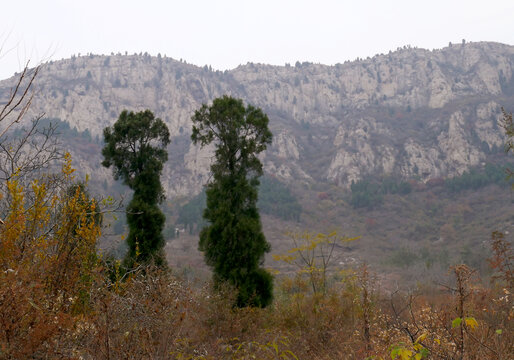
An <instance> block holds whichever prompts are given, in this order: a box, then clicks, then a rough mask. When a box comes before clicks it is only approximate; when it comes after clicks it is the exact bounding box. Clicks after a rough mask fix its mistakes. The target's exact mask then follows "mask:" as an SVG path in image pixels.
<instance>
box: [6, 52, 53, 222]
mask: <svg viewBox="0 0 514 360" xmlns="http://www.w3.org/2000/svg"><path fill="white" fill-rule="evenodd" d="M29 64H30V63H29V62H27V63H26V65H25V67H24V68H23V70H22V72H21V73H20V74H18V76H17V77H16V78H15V80H14V82H13V85H12V86H11V88H10V90H8V91H5V92H4V93H3V94H2V93H1V92H0V194H2V193H3V194H5V189H6V185H7V181H9V180H11V179H12V178H13V177H14V176H16V177H17V179H18V180H19V181H20V182H22V183H24V184H27V183H28V182H29V181H30V179H33V178H34V175H35V173H40V172H42V171H43V170H45V169H48V167H49V166H50V165H51V163H52V162H53V161H54V160H57V159H59V158H61V157H62V155H63V153H62V151H61V146H60V144H59V140H58V137H57V136H56V135H57V134H56V130H57V127H56V126H55V125H54V124H51V123H50V124H48V125H46V126H42V124H41V123H42V119H43V118H44V113H41V114H38V115H36V116H34V118H32V119H30V120H28V119H26V118H27V117H28V110H29V108H30V106H31V104H32V101H33V99H34V96H35V81H36V78H37V76H38V74H39V72H40V70H41V65H39V66H36V67H34V68H29ZM8 201H9V199H8V198H7V197H2V202H1V203H0V213H3V212H4V211H5V210H6V208H5V206H6V205H7V204H8ZM1 217H2V216H1V215H0V218H1Z"/></svg>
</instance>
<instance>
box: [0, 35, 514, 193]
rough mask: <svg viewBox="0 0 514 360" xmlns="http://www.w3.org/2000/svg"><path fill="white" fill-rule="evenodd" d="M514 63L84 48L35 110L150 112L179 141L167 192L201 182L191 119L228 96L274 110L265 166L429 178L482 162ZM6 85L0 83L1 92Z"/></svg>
mask: <svg viewBox="0 0 514 360" xmlns="http://www.w3.org/2000/svg"><path fill="white" fill-rule="evenodd" d="M513 69H514V47H512V46H508V45H503V44H497V43H468V44H462V45H453V46H452V47H448V48H444V49H441V50H435V51H428V50H422V49H412V48H404V49H399V50H397V51H395V52H391V53H389V54H387V55H377V56H375V57H373V58H368V59H366V60H358V61H354V62H346V63H345V64H338V65H335V66H325V65H319V64H310V63H303V64H300V63H297V64H296V65H295V66H289V65H286V66H284V67H281V66H269V65H260V64H247V65H244V66H239V67H238V68H236V69H233V70H231V71H225V72H219V71H212V70H210V69H209V68H208V67H204V68H199V67H196V66H193V65H189V64H186V63H183V62H179V61H176V60H173V59H170V58H164V57H150V56H147V55H128V56H126V55H113V56H96V55H88V56H82V57H73V58H71V59H66V60H61V61H54V62H51V63H49V64H47V65H45V66H44V68H43V71H42V72H41V75H40V76H39V79H38V93H37V96H36V98H35V99H34V102H33V105H32V109H31V110H32V112H34V113H40V112H45V113H46V115H47V116H48V117H50V118H57V119H60V120H62V121H65V122H68V123H69V124H70V126H71V127H75V128H76V129H77V130H79V131H84V130H86V129H87V130H88V131H89V132H90V133H91V134H92V135H93V137H101V133H102V129H103V128H104V127H106V126H108V125H111V124H112V123H113V122H114V121H115V120H116V118H117V116H118V114H119V113H120V111H121V110H122V109H125V108H126V109H131V110H141V109H146V108H149V109H151V110H153V111H154V112H155V113H156V115H157V116H159V117H161V118H162V119H163V120H164V121H165V122H166V123H167V124H168V126H169V128H170V131H171V134H172V137H173V138H174V141H173V144H172V145H171V147H170V162H169V163H168V165H167V167H166V169H165V174H164V182H165V184H164V185H165V188H166V191H167V193H168V195H170V196H174V195H186V196H191V195H193V194H194V193H198V192H199V191H200V188H201V185H202V184H203V183H205V181H206V180H207V179H208V165H209V161H210V153H209V150H199V149H197V148H195V147H194V146H192V145H191V144H190V141H189V134H190V131H191V124H190V117H191V115H192V113H193V111H194V110H195V109H196V108H198V107H199V106H200V105H201V104H202V103H204V102H208V101H210V100H212V99H213V98H215V97H217V96H220V95H222V94H231V95H233V96H237V97H241V98H243V99H244V100H245V101H246V102H249V103H252V104H254V105H256V106H259V107H262V108H263V109H264V111H266V112H267V113H268V115H269V116H270V120H271V128H272V131H273V133H274V142H273V146H272V147H271V149H269V151H268V152H267V153H266V155H265V156H264V159H263V160H264V163H265V169H266V170H267V171H268V172H270V173H273V174H275V175H276V176H277V177H279V178H281V179H283V180H286V181H288V182H291V181H294V180H299V181H307V182H311V181H314V182H330V183H333V184H339V185H342V186H344V187H347V186H348V185H349V184H350V183H351V181H355V180H358V179H360V178H362V177H363V176H365V175H367V174H379V173H390V174H396V175H397V176H401V177H403V178H412V177H417V178H420V179H422V180H428V179H430V178H434V177H446V176H454V175H456V174H460V173H462V172H463V171H464V170H466V169H468V168H469V167H470V166H476V165H480V164H481V163H482V162H484V161H485V160H486V159H487V158H488V156H489V155H490V153H494V152H497V151H498V150H499V149H501V147H502V142H503V137H502V133H501V131H500V129H499V127H498V119H499V117H500V105H503V106H505V107H506V108H507V109H512V108H514V100H513V99H514V77H513ZM11 84H12V79H11V80H5V81H2V82H0V98H3V97H4V96H6V94H7V92H8V91H9V88H10V85H11ZM75 156H76V158H77V161H79V162H80V167H81V168H82V169H84V171H88V172H90V173H93V172H94V173H95V176H98V177H99V178H101V179H105V180H107V179H109V176H110V173H109V171H106V170H105V169H101V168H100V167H98V165H97V164H98V161H99V157H98V158H97V157H91V156H88V157H87V158H84V157H82V156H81V155H80V154H79V153H77V154H75ZM95 163H96V164H95Z"/></svg>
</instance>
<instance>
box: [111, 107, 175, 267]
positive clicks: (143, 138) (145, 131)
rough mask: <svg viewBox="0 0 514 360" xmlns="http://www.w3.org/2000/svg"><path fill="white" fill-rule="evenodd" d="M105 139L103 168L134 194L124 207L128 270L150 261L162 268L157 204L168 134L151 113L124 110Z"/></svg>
mask: <svg viewBox="0 0 514 360" xmlns="http://www.w3.org/2000/svg"><path fill="white" fill-rule="evenodd" d="M104 139H105V146H104V148H103V149H102V155H103V156H104V161H103V162H102V165H103V166H105V167H110V166H112V167H113V172H114V178H115V179H116V180H117V179H122V180H123V182H124V183H125V184H126V185H127V186H129V187H130V188H131V189H132V190H134V196H133V198H132V200H131V202H130V203H129V205H128V207H127V223H128V225H129V235H128V238H127V243H128V246H129V251H128V254H127V257H126V259H125V264H126V265H127V266H128V267H130V266H132V265H133V263H134V261H137V262H140V263H144V262H148V261H150V260H153V261H154V262H155V263H156V264H157V265H165V264H166V260H165V257H164V251H163V247H164V237H163V235H162V230H163V228H164V222H165V217H164V214H163V213H162V211H161V210H160V209H159V207H158V204H159V203H161V202H162V200H163V199H164V191H163V188H162V185H161V181H160V176H161V172H162V167H163V164H164V163H165V162H166V161H167V160H168V153H167V151H166V146H167V145H168V144H169V143H170V133H169V130H168V128H167V126H166V124H165V123H164V122H163V121H162V120H161V119H159V118H155V116H154V114H153V113H152V112H151V111H150V110H146V111H141V112H138V113H134V112H132V111H131V112H128V111H127V110H124V111H122V113H121V114H120V116H119V118H118V120H117V121H116V123H115V124H114V125H113V126H112V128H111V127H107V128H105V129H104ZM136 255H137V256H136ZM136 257H137V259H136Z"/></svg>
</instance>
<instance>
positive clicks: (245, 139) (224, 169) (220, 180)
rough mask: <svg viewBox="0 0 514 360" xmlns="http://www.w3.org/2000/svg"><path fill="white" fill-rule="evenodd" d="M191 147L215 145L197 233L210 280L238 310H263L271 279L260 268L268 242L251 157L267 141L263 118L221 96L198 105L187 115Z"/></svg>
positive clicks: (257, 166) (258, 166)
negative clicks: (226, 287)
mask: <svg viewBox="0 0 514 360" xmlns="http://www.w3.org/2000/svg"><path fill="white" fill-rule="evenodd" d="M192 120H193V133H192V135H191V139H192V140H193V142H194V143H195V144H200V145H201V146H205V145H207V144H211V143H214V144H215V148H216V151H215V161H214V163H213V164H212V165H211V171H212V175H213V181H211V182H210V183H209V184H208V185H207V191H206V193H207V208H206V209H205V212H204V218H205V219H206V220H207V221H208V222H209V225H208V226H206V227H205V228H204V229H203V230H202V231H201V233H200V246H199V248H200V250H201V251H203V252H204V256H205V259H206V262H207V264H208V265H209V266H210V267H211V268H212V269H213V271H214V280H215V282H216V283H219V282H220V281H228V282H229V283H230V284H232V285H233V286H235V287H236V289H237V291H238V297H237V305H238V306H247V305H253V306H261V307H264V306H267V305H268V304H269V303H270V302H271V300H272V296H273V279H272V277H271V275H270V274H269V273H268V272H266V271H265V270H264V269H262V268H260V265H261V264H262V263H263V260H264V254H265V253H266V252H268V251H269V250H270V244H269V243H268V242H267V241H266V238H265V237H264V234H263V233H262V226H261V220H260V216H259V212H258V210H257V206H256V203H257V187H258V185H259V180H258V178H259V176H261V175H262V163H261V162H260V160H259V159H258V157H257V155H258V154H259V153H260V152H262V151H264V150H265V149H266V147H267V145H268V144H270V143H271V139H272V134H271V132H270V130H269V129H268V122H269V120H268V117H267V115H266V114H264V113H263V112H262V110H261V109H258V108H255V107H253V106H251V105H248V106H247V107H245V106H244V105H243V101H242V100H240V99H234V98H232V97H229V96H223V97H222V98H217V99H215V100H214V101H213V103H212V105H211V106H207V105H205V104H204V105H203V106H202V107H201V108H200V109H199V110H197V111H196V112H195V114H194V116H193V117H192Z"/></svg>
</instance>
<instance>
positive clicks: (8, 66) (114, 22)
mask: <svg viewBox="0 0 514 360" xmlns="http://www.w3.org/2000/svg"><path fill="white" fill-rule="evenodd" d="M0 8H1V15H0V19H1V20H0V40H1V41H0V44H1V43H3V45H4V46H3V49H2V52H1V58H0V79H3V78H6V77H9V76H11V75H12V74H13V73H14V72H15V71H19V70H20V69H21V67H22V64H23V63H24V62H25V61H27V60H28V59H31V63H32V64H35V63H37V62H39V61H44V60H49V59H52V60H59V59H61V58H67V57H70V56H71V55H72V54H78V53H81V54H86V53H89V52H92V53H94V54H110V53H111V52H114V53H117V52H121V53H125V51H128V52H129V54H133V53H134V52H137V53H139V52H148V53H150V54H152V55H157V54H158V53H161V54H166V55H167V56H169V57H172V58H174V59H181V58H182V59H184V60H186V61H187V62H188V63H193V64H196V65H200V66H203V65H205V64H209V65H212V67H213V68H214V69H220V70H225V69H231V68H234V67H237V66H238V65H239V64H246V63H247V62H255V63H259V62H260V63H268V64H275V65H284V63H286V62H289V63H291V64H294V63H295V62H296V61H297V60H299V61H301V62H302V61H311V62H316V63H318V62H319V63H323V64H335V63H338V62H340V63H342V62H344V61H345V60H354V59H355V58H356V57H363V58H365V57H367V56H373V55H375V54H377V53H386V52H388V51H389V50H395V49H396V48H397V47H399V46H403V45H407V44H410V45H412V46H417V47H421V48H427V49H433V48H441V47H444V46H447V45H448V42H450V41H451V42H453V43H459V42H460V41H461V40H462V39H466V40H467V41H497V42H502V43H507V44H511V45H514V16H513V15H514V0H488V1H483V0H431V1H428V0H423V1H420V0H354V1H350V0H317V1H307V0H274V1H272V0H259V1H255V0H252V1H250V0H219V1H216V0H183V1H176V0H169V1H165V0H162V1H157V0H137V1H133V0H103V1H99V0H88V1H84V0H82V1H79V0H48V1H46V0H2V4H1V6H0Z"/></svg>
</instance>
